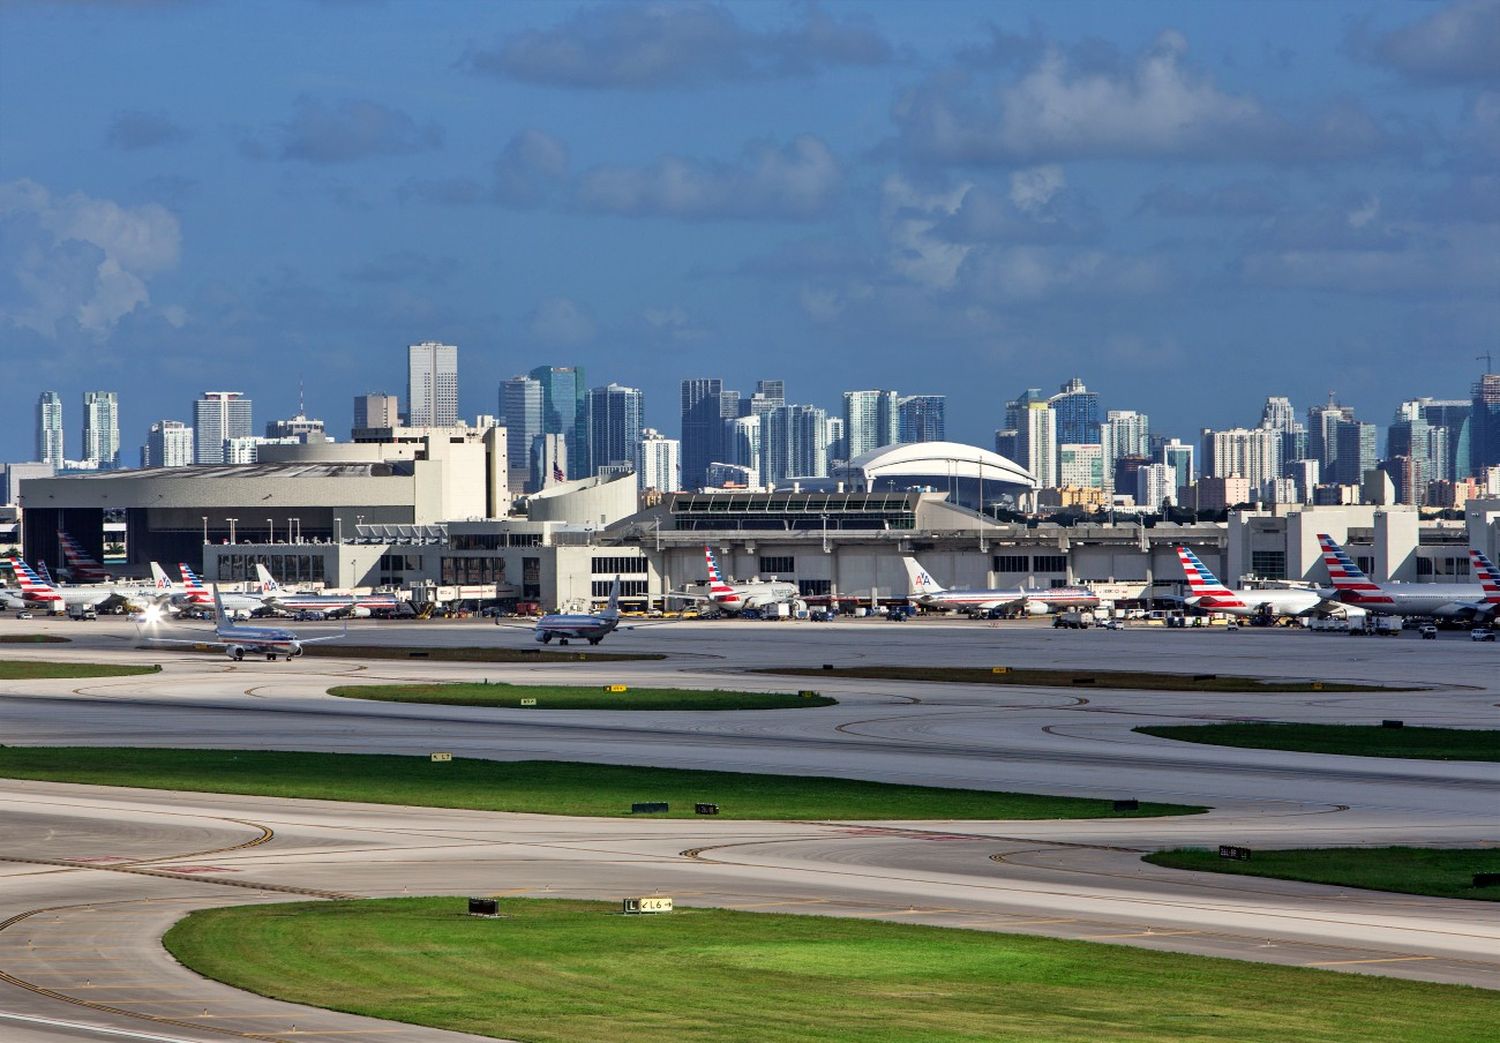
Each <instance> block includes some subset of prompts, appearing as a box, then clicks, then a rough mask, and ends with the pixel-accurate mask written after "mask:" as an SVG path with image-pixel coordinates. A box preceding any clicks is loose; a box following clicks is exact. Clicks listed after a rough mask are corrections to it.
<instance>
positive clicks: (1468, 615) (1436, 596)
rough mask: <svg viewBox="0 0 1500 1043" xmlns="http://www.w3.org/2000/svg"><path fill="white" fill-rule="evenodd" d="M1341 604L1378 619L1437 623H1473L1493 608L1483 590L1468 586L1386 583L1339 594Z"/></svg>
mask: <svg viewBox="0 0 1500 1043" xmlns="http://www.w3.org/2000/svg"><path fill="white" fill-rule="evenodd" d="M1339 600H1340V601H1342V602H1343V603H1344V604H1347V605H1355V606H1358V607H1359V608H1362V609H1364V610H1365V611H1367V612H1374V613H1375V614H1376V615H1385V616H1431V617H1433V618H1434V619H1473V618H1474V617H1475V616H1483V615H1486V614H1487V613H1488V610H1490V609H1492V608H1493V605H1491V604H1489V603H1487V602H1486V601H1485V593H1484V588H1482V587H1481V586H1479V585H1478V584H1468V583H1384V584H1380V585H1379V586H1378V588H1377V589H1375V590H1344V591H1340V592H1339Z"/></svg>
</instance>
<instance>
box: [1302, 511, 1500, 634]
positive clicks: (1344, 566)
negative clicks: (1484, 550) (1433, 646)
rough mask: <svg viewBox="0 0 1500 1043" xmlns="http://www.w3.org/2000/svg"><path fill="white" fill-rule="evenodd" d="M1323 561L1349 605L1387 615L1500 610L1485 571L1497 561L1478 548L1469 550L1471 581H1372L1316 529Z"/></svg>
mask: <svg viewBox="0 0 1500 1043" xmlns="http://www.w3.org/2000/svg"><path fill="white" fill-rule="evenodd" d="M1318 543H1319V544H1320V545H1321V546H1322V548H1323V563H1324V564H1325V565H1327V566H1328V576H1329V578H1330V579H1331V580H1332V581H1333V587H1334V589H1335V590H1337V591H1338V597H1339V600H1340V601H1342V602H1344V603H1345V604H1347V605H1356V606H1358V607H1359V608H1362V609H1365V610H1366V611H1369V612H1374V613H1377V614H1379V615H1386V616H1429V617H1431V618H1433V619H1462V620H1472V621H1477V622H1487V621H1489V620H1492V619H1494V618H1495V616H1496V614H1497V613H1500V590H1496V589H1493V587H1494V586H1495V584H1494V583H1493V581H1492V579H1487V578H1486V577H1494V576H1495V566H1494V565H1492V564H1491V563H1490V559H1489V558H1487V557H1485V556H1484V555H1483V554H1481V553H1480V552H1479V551H1477V550H1470V551H1469V557H1470V558H1471V559H1472V560H1473V562H1474V565H1475V571H1476V572H1477V573H1478V574H1479V577H1480V582H1479V583H1477V584H1473V583H1376V582H1375V581H1373V580H1372V579H1370V577H1369V576H1367V575H1365V573H1364V570H1363V569H1361V568H1360V567H1359V566H1358V565H1357V564H1356V563H1355V561H1354V559H1353V558H1352V557H1350V556H1349V552H1348V551H1346V550H1345V549H1344V548H1343V547H1341V546H1339V545H1338V543H1336V542H1335V541H1334V539H1333V537H1332V536H1330V535H1328V534H1327V533H1322V532H1320V533H1318Z"/></svg>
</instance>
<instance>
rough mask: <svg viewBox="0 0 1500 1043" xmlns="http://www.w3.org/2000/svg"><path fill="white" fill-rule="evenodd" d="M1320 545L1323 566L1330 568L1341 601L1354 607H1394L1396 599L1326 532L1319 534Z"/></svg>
mask: <svg viewBox="0 0 1500 1043" xmlns="http://www.w3.org/2000/svg"><path fill="white" fill-rule="evenodd" d="M1318 544H1319V545H1320V546H1321V547H1322V548H1323V564H1324V565H1326V566H1328V578H1329V580H1331V581H1332V582H1333V589H1334V590H1336V591H1338V592H1339V600H1340V601H1344V602H1347V603H1349V604H1354V605H1394V604H1395V603H1396V599H1395V598H1393V597H1391V596H1390V595H1389V594H1387V593H1386V592H1385V591H1383V590H1381V589H1380V584H1378V583H1376V582H1374V581H1373V580H1371V579H1370V577H1369V576H1366V575H1365V570H1364V569H1362V568H1360V567H1359V565H1358V564H1356V563H1355V561H1354V559H1353V558H1351V557H1350V556H1349V552H1348V551H1346V550H1344V548H1343V547H1340V546H1339V545H1338V544H1337V543H1335V542H1334V540H1333V537H1332V536H1330V535H1328V534H1327V533H1326V532H1320V533H1318Z"/></svg>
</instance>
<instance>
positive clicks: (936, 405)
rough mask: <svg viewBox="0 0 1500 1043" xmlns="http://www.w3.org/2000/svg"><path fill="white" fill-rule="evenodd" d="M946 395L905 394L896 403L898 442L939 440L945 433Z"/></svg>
mask: <svg viewBox="0 0 1500 1043" xmlns="http://www.w3.org/2000/svg"><path fill="white" fill-rule="evenodd" d="M947 412H948V396H947V395H907V396H906V397H905V398H903V399H902V400H901V401H900V402H898V403H897V404H896V415H897V423H896V426H897V431H896V440H897V441H898V442H941V441H943V440H945V439H946V438H947V437H948V434H947Z"/></svg>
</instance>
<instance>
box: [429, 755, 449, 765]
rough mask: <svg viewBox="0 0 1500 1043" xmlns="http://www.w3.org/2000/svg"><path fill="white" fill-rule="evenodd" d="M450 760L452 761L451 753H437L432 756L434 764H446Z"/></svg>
mask: <svg viewBox="0 0 1500 1043" xmlns="http://www.w3.org/2000/svg"><path fill="white" fill-rule="evenodd" d="M451 760H453V754H451V753H441V752H439V753H434V754H432V763H434V764H447V763H448V762H449V761H451Z"/></svg>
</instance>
